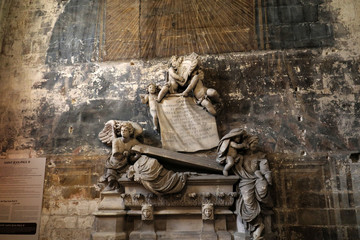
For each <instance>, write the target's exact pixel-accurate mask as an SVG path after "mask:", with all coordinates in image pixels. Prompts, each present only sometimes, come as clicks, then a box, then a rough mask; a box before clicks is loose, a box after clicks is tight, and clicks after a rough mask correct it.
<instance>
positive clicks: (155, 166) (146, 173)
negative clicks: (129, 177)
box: [130, 155, 186, 195]
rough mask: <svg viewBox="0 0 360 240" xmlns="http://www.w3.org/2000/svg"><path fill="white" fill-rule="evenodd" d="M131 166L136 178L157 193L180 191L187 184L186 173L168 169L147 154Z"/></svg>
mask: <svg viewBox="0 0 360 240" xmlns="http://www.w3.org/2000/svg"><path fill="white" fill-rule="evenodd" d="M130 168H133V170H134V171H135V177H134V180H135V181H137V182H140V183H141V184H142V185H143V186H144V187H145V188H146V189H148V190H149V191H151V192H153V193H155V194H157V195H163V194H170V193H177V192H180V191H181V190H182V189H183V188H184V187H185V184H186V175H184V174H183V173H176V172H173V171H171V170H167V169H165V168H164V167H163V166H162V165H161V164H160V163H159V162H158V161H157V160H156V159H155V158H150V157H148V156H146V155H142V156H141V157H140V158H139V159H138V160H137V161H136V163H135V164H134V165H133V166H132V167H130Z"/></svg>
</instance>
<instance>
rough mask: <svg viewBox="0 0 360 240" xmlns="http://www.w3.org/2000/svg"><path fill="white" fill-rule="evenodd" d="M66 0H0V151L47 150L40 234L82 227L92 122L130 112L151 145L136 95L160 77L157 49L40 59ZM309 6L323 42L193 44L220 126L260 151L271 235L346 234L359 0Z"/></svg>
mask: <svg viewBox="0 0 360 240" xmlns="http://www.w3.org/2000/svg"><path fill="white" fill-rule="evenodd" d="M273 2H274V1H273ZM280 2H282V1H278V4H280V5H281V3H280ZM300 2H301V1H300ZM66 4H68V1H60V0H58V1H45V0H26V1H24V0H13V1H5V0H3V1H0V6H1V15H0V16H1V17H2V19H1V23H2V25H1V31H0V33H1V38H0V39H1V40H2V44H1V48H0V49H1V59H0V62H1V63H0V69H1V70H0V81H1V84H0V96H1V97H0V109H1V111H0V147H1V150H2V154H1V156H2V157H4V158H5V157H29V156H30V157H31V156H42V157H47V163H48V165H47V169H46V179H45V186H46V187H45V190H44V204H43V215H42V226H41V238H42V239H88V238H89V236H90V232H91V228H92V223H93V217H92V215H91V214H92V212H93V211H94V210H95V209H96V204H97V202H98V200H99V199H98V197H99V193H98V192H97V191H96V188H95V187H94V184H95V183H96V180H97V178H98V177H99V175H100V174H101V173H102V164H103V161H104V159H105V158H106V156H107V153H108V151H109V149H108V148H106V147H105V146H103V144H101V142H100V141H98V139H97V134H98V132H99V131H100V130H101V129H102V127H103V124H104V122H106V121H107V120H109V119H124V120H133V121H138V122H139V123H141V125H142V126H143V127H144V128H145V129H146V132H145V136H144V141H145V142H146V143H148V144H152V145H155V146H159V145H160V142H159V137H158V136H157V135H155V134H154V132H153V131H152V130H151V129H152V126H151V121H150V118H149V112H148V109H147V107H146V106H145V105H143V104H141V103H140V100H139V98H138V94H139V93H144V92H145V86H146V85H147V84H148V83H149V82H150V81H155V82H157V83H159V84H161V83H162V82H163V80H164V76H165V75H164V74H165V71H166V64H167V58H165V59H153V60H149V61H142V60H135V59H134V60H128V61H121V62H89V61H90V60H91V59H88V60H87V61H83V62H82V63H79V62H77V63H74V62H71V56H70V58H69V59H70V61H67V62H55V63H54V64H51V65H50V64H46V58H47V57H48V55H47V54H48V49H49V47H54V46H49V43H50V41H51V38H52V36H53V34H54V32H53V29H54V26H55V23H56V22H57V21H58V19H59V16H60V15H61V13H63V11H64V9H65V6H66ZM74 11H75V10H74ZM319 11H321V12H325V13H326V14H321V16H328V18H327V19H320V20H321V21H325V20H326V21H328V22H329V23H331V24H332V26H333V31H334V44H333V46H332V47H329V48H311V49H300V50H291V49H290V50H275V51H256V52H249V53H227V54H220V55H202V56H201V59H202V66H203V67H204V69H205V76H206V80H207V82H206V84H207V86H210V87H214V88H216V89H217V90H218V91H219V93H220V94H221V96H222V99H223V107H222V110H221V114H220V116H219V117H218V118H217V122H218V126H219V133H220V135H223V134H224V133H226V132H227V131H228V130H229V129H231V128H233V127H238V126H245V127H247V128H248V129H249V131H253V132H254V133H256V134H259V136H260V138H261V144H262V146H263V149H264V150H265V151H267V152H269V153H272V155H270V156H271V165H272V167H273V168H274V173H275V180H276V181H275V185H274V196H275V198H276V207H275V216H274V220H275V224H276V225H275V226H276V227H277V228H276V230H277V231H278V232H279V234H280V236H281V238H282V239H358V237H359V228H358V225H359V223H360V216H359V206H360V203H359V200H358V199H360V189H359V177H358V176H359V163H358V160H359V154H356V153H357V152H359V147H360V143H359V135H360V131H359V130H360V122H359V116H360V104H359V96H360V78H359V76H360V63H359V57H360V55H359V53H360V43H359V41H358V39H359V37H360V36H359V35H360V26H359V24H358V23H359V21H360V16H359V12H360V3H358V1H356V0H347V1H340V0H333V1H324V2H323V3H322V4H321V6H320V8H319ZM5 22H6V24H5ZM79 22H81V20H79ZM68 44H72V43H71V42H69V43H68ZM84 51H85V49H84ZM84 53H85V52H84ZM87 53H88V52H87ZM75 62H76V61H75ZM351 153H355V154H352V155H351V158H349V156H350V154H351ZM314 176H319V177H318V178H317V177H314Z"/></svg>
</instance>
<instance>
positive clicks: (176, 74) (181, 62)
mask: <svg viewBox="0 0 360 240" xmlns="http://www.w3.org/2000/svg"><path fill="white" fill-rule="evenodd" d="M198 64H199V56H198V55H197V54H196V53H192V54H190V55H189V56H185V57H177V56H172V57H171V58H170V62H169V70H168V75H167V79H166V81H167V82H166V84H165V85H164V86H163V87H162V88H161V91H160V92H159V95H158V99H157V101H158V102H161V100H162V99H163V98H164V97H165V95H166V94H173V95H174V94H177V93H179V87H186V88H188V86H189V84H190V85H191V81H192V79H190V80H189V81H188V79H189V77H193V76H192V75H191V74H192V72H193V71H194V70H195V68H196V67H197V66H198ZM189 82H190V83H189ZM191 90H192V89H191ZM189 91H190V90H189Z"/></svg>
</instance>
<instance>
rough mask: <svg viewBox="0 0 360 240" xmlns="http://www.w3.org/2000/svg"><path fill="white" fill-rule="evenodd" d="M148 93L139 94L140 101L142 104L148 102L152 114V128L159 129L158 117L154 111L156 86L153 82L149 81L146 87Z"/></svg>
mask: <svg viewBox="0 0 360 240" xmlns="http://www.w3.org/2000/svg"><path fill="white" fill-rule="evenodd" d="M147 91H148V94H140V98H141V102H142V103H144V104H149V109H150V114H151V116H152V120H153V124H154V130H155V131H159V119H158V115H157V112H156V104H157V102H156V100H157V98H158V95H157V86H156V84H155V83H150V84H149V85H148V87H147Z"/></svg>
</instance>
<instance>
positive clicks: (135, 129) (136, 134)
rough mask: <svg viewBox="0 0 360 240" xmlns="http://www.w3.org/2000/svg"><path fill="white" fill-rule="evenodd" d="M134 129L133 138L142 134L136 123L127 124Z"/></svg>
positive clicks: (141, 129)
mask: <svg viewBox="0 0 360 240" xmlns="http://www.w3.org/2000/svg"><path fill="white" fill-rule="evenodd" d="M129 123H131V125H132V126H133V127H134V138H137V137H138V136H140V135H141V134H142V133H143V128H142V127H141V126H140V124H138V123H136V122H129Z"/></svg>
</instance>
